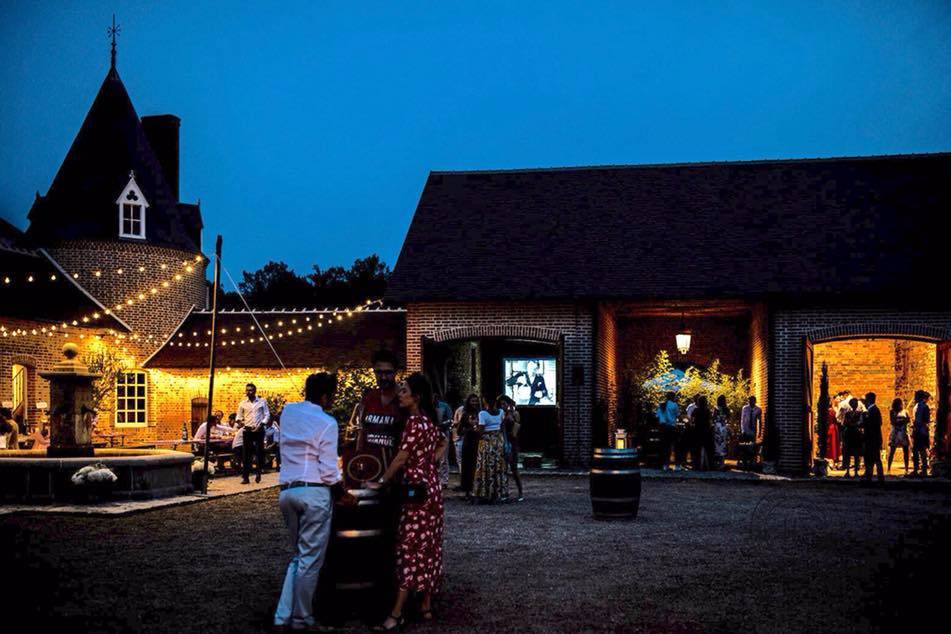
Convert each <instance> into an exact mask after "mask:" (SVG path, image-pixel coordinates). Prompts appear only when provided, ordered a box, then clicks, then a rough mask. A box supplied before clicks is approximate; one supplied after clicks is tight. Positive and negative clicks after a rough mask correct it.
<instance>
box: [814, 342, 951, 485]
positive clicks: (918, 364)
mask: <svg viewBox="0 0 951 634" xmlns="http://www.w3.org/2000/svg"><path fill="white" fill-rule="evenodd" d="M804 361H805V362H804V369H805V375H804V380H803V387H804V397H803V398H804V412H805V424H804V432H805V437H804V439H803V441H804V445H805V448H806V455H807V456H809V465H810V466H811V465H812V463H813V460H814V459H815V458H816V457H817V452H818V451H819V450H820V447H819V446H820V442H819V436H818V433H819V432H820V430H819V429H818V424H817V422H818V421H820V420H823V419H825V420H826V424H827V425H828V422H829V418H830V415H828V414H827V415H826V416H825V417H822V416H820V414H821V413H820V412H819V408H820V380H821V376H820V375H821V372H822V368H823V367H825V368H826V371H827V378H828V396H829V400H830V403H829V404H830V406H832V407H833V409H834V411H835V412H837V413H838V412H839V407H845V405H844V403H840V404H839V406H837V401H847V400H849V399H850V398H852V397H854V398H857V399H859V400H860V401H861V400H862V399H864V397H865V395H866V394H867V393H869V392H873V393H875V394H876V397H877V398H876V404H877V405H878V407H879V409H880V411H881V413H882V419H883V429H882V434H883V440H884V450H883V463H884V464H885V465H886V469H888V465H887V456H888V453H889V434H890V431H891V426H890V424H889V414H888V412H889V409H890V408H891V405H892V402H893V401H894V400H895V399H901V401H902V405H903V406H904V408H906V409H909V411H910V408H911V406H912V404H913V398H914V394H915V393H916V391H918V390H924V391H925V392H927V393H928V394H929V395H930V397H931V400H930V402H929V406H930V408H931V421H932V422H931V426H930V438H931V441H932V444H935V445H938V447H937V450H938V451H939V452H942V453H943V448H944V442H943V439H944V437H945V435H946V433H947V430H948V425H949V412H951V333H948V332H946V331H945V330H944V329H941V328H932V327H927V326H918V325H894V324H892V325H885V324H849V325H847V326H837V327H833V328H826V329H822V330H817V331H814V332H813V333H810V335H809V336H807V337H806V341H805V360H804ZM860 407H862V405H860ZM841 420H842V415H841V414H839V415H838V416H837V423H841ZM909 431H910V430H909ZM827 432H828V427H827ZM828 438H829V436H828V435H827V436H826V439H824V440H826V445H827V446H828V444H829V443H828ZM840 441H841V439H840ZM838 455H839V452H837V451H834V450H833V451H827V452H826V456H827V457H829V458H832V460H830V463H835V462H836V460H835V457H836V456H838ZM909 463H910V461H909ZM830 466H833V464H830ZM836 466H841V461H838V465H836ZM863 472H864V465H863ZM904 472H905V463H904V452H903V451H902V449H900V448H899V449H898V450H897V451H896V452H895V456H894V461H893V463H892V466H891V470H890V471H888V472H887V473H890V474H891V475H902V474H903V473H904ZM830 475H834V476H838V475H844V471H842V470H841V469H836V468H834V466H833V468H832V470H831V471H830Z"/></svg>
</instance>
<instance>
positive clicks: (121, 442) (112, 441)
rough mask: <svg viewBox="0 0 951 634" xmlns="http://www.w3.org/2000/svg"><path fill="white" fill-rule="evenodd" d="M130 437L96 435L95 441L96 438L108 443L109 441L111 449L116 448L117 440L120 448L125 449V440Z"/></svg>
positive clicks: (122, 435)
mask: <svg viewBox="0 0 951 634" xmlns="http://www.w3.org/2000/svg"><path fill="white" fill-rule="evenodd" d="M128 435H129V434H95V435H94V436H93V440H94V441H95V439H96V438H105V439H106V440H107V441H109V446H110V447H115V446H116V440H118V441H119V446H120V447H125V439H126V436H128Z"/></svg>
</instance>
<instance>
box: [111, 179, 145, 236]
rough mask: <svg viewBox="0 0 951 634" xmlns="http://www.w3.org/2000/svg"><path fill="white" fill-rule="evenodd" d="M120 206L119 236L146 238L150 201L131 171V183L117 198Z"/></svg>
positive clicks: (117, 203)
mask: <svg viewBox="0 0 951 634" xmlns="http://www.w3.org/2000/svg"><path fill="white" fill-rule="evenodd" d="M116 205H118V206H119V237H120V238H137V239H139V240H144V239H145V211H146V210H147V209H148V208H149V203H148V201H147V200H146V199H145V196H143V195H142V190H141V189H139V186H138V184H137V183H136V182H135V173H134V172H129V183H128V184H127V185H126V186H125V189H123V190H122V193H121V194H120V195H119V198H118V199H116Z"/></svg>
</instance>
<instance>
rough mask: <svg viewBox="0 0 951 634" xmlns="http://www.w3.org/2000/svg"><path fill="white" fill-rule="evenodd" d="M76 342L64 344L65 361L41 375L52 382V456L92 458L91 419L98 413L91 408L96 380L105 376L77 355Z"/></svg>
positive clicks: (49, 453) (49, 448)
mask: <svg viewBox="0 0 951 634" xmlns="http://www.w3.org/2000/svg"><path fill="white" fill-rule="evenodd" d="M78 355H79V347H78V346H77V345H76V344H75V343H67V344H66V345H64V346H63V360H62V361H60V362H59V363H57V364H56V365H54V366H53V369H52V370H50V371H48V372H40V376H41V377H43V378H44V379H46V380H47V381H49V382H50V446H49V447H48V448H47V449H46V455H47V456H49V457H50V458H82V457H92V455H93V448H92V421H93V419H94V417H95V415H96V412H95V411H94V410H93V409H92V408H90V407H89V403H90V402H91V401H92V384H93V381H95V380H97V379H101V378H102V375H100V374H93V373H92V372H90V371H89V368H88V367H86V366H85V365H83V363H82V362H80V361H79V359H77V358H76V357H77V356H78Z"/></svg>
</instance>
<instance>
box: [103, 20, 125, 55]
mask: <svg viewBox="0 0 951 634" xmlns="http://www.w3.org/2000/svg"><path fill="white" fill-rule="evenodd" d="M121 30H122V28H121V27H120V26H119V25H118V24H116V14H115V13H113V14H112V26H110V27H108V28H107V29H106V34H107V35H108V36H109V37H110V38H112V67H113V68H115V67H116V38H117V37H119V31H121Z"/></svg>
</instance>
